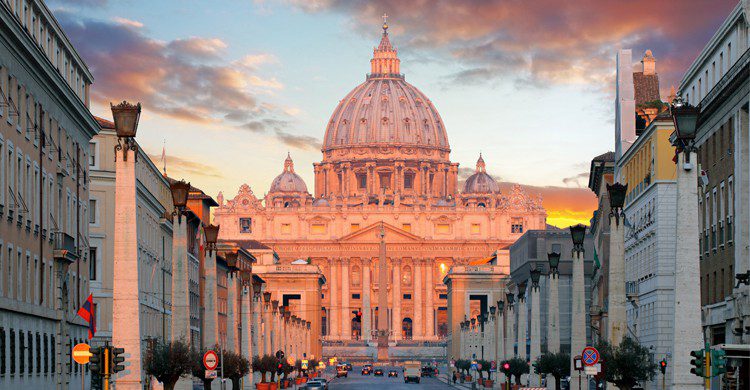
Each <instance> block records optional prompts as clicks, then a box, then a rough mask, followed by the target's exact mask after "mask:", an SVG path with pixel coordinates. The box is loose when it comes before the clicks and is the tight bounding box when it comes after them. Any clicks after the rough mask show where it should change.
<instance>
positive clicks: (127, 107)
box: [109, 100, 141, 161]
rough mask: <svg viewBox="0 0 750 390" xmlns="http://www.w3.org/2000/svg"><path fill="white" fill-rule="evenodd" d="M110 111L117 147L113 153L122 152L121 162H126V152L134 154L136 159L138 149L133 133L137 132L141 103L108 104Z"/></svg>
mask: <svg viewBox="0 0 750 390" xmlns="http://www.w3.org/2000/svg"><path fill="white" fill-rule="evenodd" d="M109 107H110V109H111V110H112V119H114V122H115V132H116V133H117V145H116V146H115V151H117V150H122V158H123V160H125V161H127V160H128V150H132V151H133V152H135V156H136V159H137V158H138V157H137V156H138V153H137V151H138V147H137V146H136V144H135V140H134V138H135V133H136V132H137V131H138V120H139V119H140V117H141V103H138V104H135V105H133V104H130V103H128V102H126V101H124V100H123V101H122V103H120V104H118V105H114V104H112V103H109Z"/></svg>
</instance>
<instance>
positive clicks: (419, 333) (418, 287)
mask: <svg viewBox="0 0 750 390" xmlns="http://www.w3.org/2000/svg"><path fill="white" fill-rule="evenodd" d="M422 269H423V268H422V259H415V260H414V268H413V272H412V274H413V275H414V296H413V297H412V299H413V300H414V318H413V319H412V335H413V336H414V337H413V338H414V340H422V338H423V336H424V332H423V329H424V317H423V314H422V311H423V309H424V302H423V300H422V290H423V289H424V287H423V286H422Z"/></svg>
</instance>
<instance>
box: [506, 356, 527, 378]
mask: <svg viewBox="0 0 750 390" xmlns="http://www.w3.org/2000/svg"><path fill="white" fill-rule="evenodd" d="M506 362H508V364H510V369H509V370H508V371H507V372H506V374H508V375H512V376H515V377H516V384H517V385H520V384H521V375H523V374H528V373H529V365H528V364H527V363H526V360H523V359H521V358H520V357H518V356H516V357H514V358H512V359H510V360H506Z"/></svg>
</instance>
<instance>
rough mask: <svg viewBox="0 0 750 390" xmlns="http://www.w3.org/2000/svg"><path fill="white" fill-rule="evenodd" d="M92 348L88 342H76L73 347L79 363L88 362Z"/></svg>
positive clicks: (74, 358) (75, 357)
mask: <svg viewBox="0 0 750 390" xmlns="http://www.w3.org/2000/svg"><path fill="white" fill-rule="evenodd" d="M90 349H91V347H90V346H89V345H88V344H83V343H82V344H76V345H75V346H74V347H73V360H75V361H76V363H78V364H87V363H88V362H89V358H90V357H91V352H90V351H89V350H90Z"/></svg>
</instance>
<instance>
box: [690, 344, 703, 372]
mask: <svg viewBox="0 0 750 390" xmlns="http://www.w3.org/2000/svg"><path fill="white" fill-rule="evenodd" d="M690 356H692V357H693V358H694V359H691V360H690V364H691V365H692V366H693V368H691V369H690V372H691V373H692V374H694V375H697V376H699V377H701V378H704V377H705V372H706V370H705V364H704V363H705V361H706V358H705V356H704V352H703V350H702V349H699V350H697V351H690Z"/></svg>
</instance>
